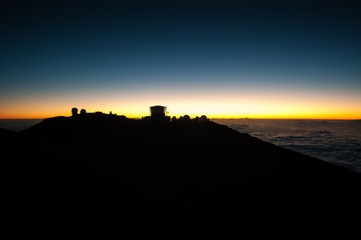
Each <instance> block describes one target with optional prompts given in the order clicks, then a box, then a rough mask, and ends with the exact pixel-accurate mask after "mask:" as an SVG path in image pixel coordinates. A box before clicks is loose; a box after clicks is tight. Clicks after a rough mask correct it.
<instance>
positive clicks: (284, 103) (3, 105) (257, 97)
mask: <svg viewBox="0 0 361 240" xmlns="http://www.w3.org/2000/svg"><path fill="white" fill-rule="evenodd" d="M360 102H361V95H360V94H358V92H342V91H339V92H332V91H329V92H327V91H321V90H319V91H317V90H313V89H311V90H310V89H298V90H297V91H291V90H289V89H280V90H274V89H273V90H272V89H244V88H234V89H231V90H229V89H204V88H200V87H199V86H196V87H195V89H186V88H184V89H181V88H179V89H178V91H176V90H174V88H171V89H167V88H164V89H149V88H148V89H145V88H144V89H133V90H132V89H130V90H129V89H128V90H127V91H125V90H123V91H122V90H121V89H111V90H109V89H108V90H103V91H101V90H93V91H89V90H87V91H84V92H73V93H67V94H61V93H58V94H57V95H56V94H51V95H50V94H44V95H36V96H33V97H29V96H28V97H18V98H16V99H15V98H14V99H12V100H11V101H10V100H8V101H0V109H1V112H0V119H26V118H27V119H30V118H33V119H36V118H39V119H41V118H48V117H55V116H70V115H71V108H73V107H77V108H78V109H79V111H80V110H81V109H82V108H84V109H86V110H87V112H96V111H101V112H103V113H109V112H110V111H112V113H116V114H118V115H125V116H126V117H128V118H141V117H143V116H148V115H149V106H153V105H163V106H166V107H167V109H168V111H169V116H176V117H179V116H183V115H186V114H187V115H189V116H191V117H196V116H201V115H206V116H207V117H208V118H267V119H361V105H360V104H359V103H360Z"/></svg>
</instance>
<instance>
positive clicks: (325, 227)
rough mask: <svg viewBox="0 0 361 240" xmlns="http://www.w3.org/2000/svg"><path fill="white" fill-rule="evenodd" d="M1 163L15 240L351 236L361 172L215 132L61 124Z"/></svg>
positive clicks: (20, 139) (192, 125) (202, 125)
mask: <svg viewBox="0 0 361 240" xmlns="http://www.w3.org/2000/svg"><path fill="white" fill-rule="evenodd" d="M10 145H11V147H7V148H6V149H4V156H7V157H5V158H3V159H2V166H3V167H2V170H1V174H2V186H1V189H3V190H2V192H1V194H3V197H2V198H1V199H2V200H1V201H2V203H1V210H2V212H3V214H2V220H4V221H5V222H6V224H5V225H4V226H5V228H4V230H3V232H2V234H3V235H2V236H4V237H5V236H6V237H8V238H7V239H23V238H24V237H26V238H29V236H36V237H37V238H38V239H121V238H122V239H133V238H134V239H139V238H145V237H146V238H150V237H156V238H158V239H159V238H160V239H177V238H179V239H185V238H190V237H191V238H193V237H197V238H202V239H204V238H205V239H227V238H230V239H234V238H244V239H266V238H267V239H269V238H270V237H285V238H291V239H293V238H297V237H308V236H310V234H312V236H315V235H319V236H323V237H330V236H333V237H334V236H339V237H344V238H347V236H348V234H349V236H351V235H352V234H354V232H353V231H352V229H353V226H354V225H352V224H357V223H358V221H359V220H358V219H357V218H356V220H355V216H356V217H357V216H358V215H359V214H360V213H361V211H360V206H359V205H360V204H359V203H360V202H361V201H360V200H361V199H360V197H359V191H360V187H361V176H360V174H358V173H354V172H350V171H348V170H346V169H343V168H340V167H336V166H334V165H331V164H329V163H326V162H323V161H320V160H318V159H315V158H311V157H308V156H305V155H303V154H300V153H296V152H292V151H290V150H286V149H283V148H280V147H277V146H275V145H272V144H270V143H266V142H263V141H261V140H259V139H257V138H254V137H251V136H250V135H248V134H241V133H238V132H237V131H234V130H232V129H230V128H228V127H226V126H223V125H219V124H216V123H213V122H196V121H192V120H191V121H184V122H174V123H173V122H172V123H156V122H151V121H141V120H138V121H137V120H131V119H127V118H125V117H91V116H89V117H86V118H85V117H83V118H80V117H78V118H76V117H69V118H68V117H57V118H50V119H45V120H44V121H43V122H42V123H40V124H38V125H36V126H34V127H31V128H29V129H27V130H25V131H22V132H21V133H19V135H17V136H16V141H14V142H12V143H11V144H10Z"/></svg>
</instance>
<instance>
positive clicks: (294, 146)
mask: <svg viewBox="0 0 361 240" xmlns="http://www.w3.org/2000/svg"><path fill="white" fill-rule="evenodd" d="M214 121H216V122H218V123H221V124H225V125H228V126H229V127H231V128H233V129H235V130H237V131H239V132H244V133H249V134H250V135H252V136H255V137H258V138H260V139H262V140H265V141H268V142H271V143H273V144H276V145H278V146H281V147H284V148H288V149H291V150H294V151H297V152H301V153H304V154H307V155H310V156H313V157H317V158H319V159H322V160H325V161H327V162H331V163H333V164H335V165H339V166H342V167H345V168H348V169H351V170H353V171H357V172H361V121H341V120H329V121H325V120H260V119H232V120H229V119H217V120H214Z"/></svg>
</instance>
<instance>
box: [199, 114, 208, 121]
mask: <svg viewBox="0 0 361 240" xmlns="http://www.w3.org/2000/svg"><path fill="white" fill-rule="evenodd" d="M200 121H201V122H207V121H209V120H208V118H207V116H206V115H202V116H201V118H200Z"/></svg>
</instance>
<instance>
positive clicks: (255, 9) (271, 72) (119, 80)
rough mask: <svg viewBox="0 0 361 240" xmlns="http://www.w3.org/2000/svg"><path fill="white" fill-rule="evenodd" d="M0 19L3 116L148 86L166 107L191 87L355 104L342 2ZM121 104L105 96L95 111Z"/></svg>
mask: <svg viewBox="0 0 361 240" xmlns="http://www.w3.org/2000/svg"><path fill="white" fill-rule="evenodd" d="M1 9H2V10H1V14H0V15H1V32H2V33H1V36H2V37H1V49H0V50H1V55H0V64H1V65H0V94H1V95H2V97H0V98H1V100H2V102H3V104H5V102H6V103H7V104H8V105H4V107H5V108H6V109H8V108H10V107H11V108H12V109H13V114H15V113H16V108H17V106H18V105H16V104H10V103H14V102H17V103H18V104H21V102H22V101H26V102H27V103H29V102H31V101H34V105H33V106H34V107H37V106H38V105H37V104H38V102H37V101H35V100H34V99H38V101H40V100H39V99H44V100H45V99H47V98H49V97H50V96H51V95H53V96H57V101H56V104H60V101H61V99H63V98H62V97H61V96H62V95H63V94H64V96H66V98H67V99H69V98H71V97H73V98H74V96H75V95H76V94H80V93H81V94H82V96H83V103H86V101H85V100H84V99H86V98H89V99H90V98H92V97H93V95H91V93H93V92H94V91H95V92H96V91H98V92H99V93H103V94H107V95H108V96H109V94H116V91H115V90H116V89H118V90H119V94H123V95H126V94H130V95H131V93H133V94H134V95H137V94H138V95H143V93H144V91H147V89H153V90H152V91H154V88H156V87H158V86H162V88H166V89H167V91H168V92H170V93H173V95H176V94H179V95H182V94H187V91H189V90H194V88H193V86H197V87H199V86H203V87H201V88H206V89H211V91H210V93H209V94H208V95H207V94H206V95H207V97H211V96H212V94H213V95H214V94H217V89H222V94H227V89H229V90H230V92H232V93H233V94H235V95H237V94H236V93H234V92H235V89H243V90H244V89H247V93H251V92H252V91H254V92H257V91H258V89H261V90H262V91H266V90H265V89H273V90H270V91H275V90H274V89H277V91H275V92H274V95H277V94H280V93H282V92H285V91H288V92H289V91H291V92H292V91H294V92H295V93H296V92H297V91H299V90H300V89H303V91H304V93H306V94H307V92H309V91H308V90H312V91H316V92H317V91H318V93H317V94H318V96H323V94H325V95H327V96H325V98H324V99H323V101H324V102H327V101H328V98H329V95H330V94H333V93H334V92H340V96H347V95H350V96H352V97H353V98H352V99H350V100H349V101H350V102H354V101H355V98H356V99H357V100H358V99H359V98H358V96H360V95H361V78H360V77H361V44H360V43H361V30H360V29H361V17H360V14H359V11H358V10H359V8H358V6H357V5H356V4H352V3H351V2H347V1H338V2H332V1H309V2H308V1H262V2H261V1H246V2H243V1H242V2H241V1H119V2H118V3H112V2H108V3H107V2H106V1H9V2H8V3H2V7H1ZM172 89H173V90H176V89H181V90H179V91H174V92H172ZM315 89H316V90H315ZM113 90H114V91H113ZM149 91H150V90H149ZM200 91H204V90H202V89H201V90H200ZM87 93H89V95H87ZM242 93H243V92H242V91H240V94H242ZM153 94H154V95H160V93H159V92H157V91H154V92H153ZM194 94H196V92H195V93H194ZM311 97H314V96H311ZM173 98H174V97H173ZM73 100H74V101H73V102H74V104H76V100H77V99H76V98H74V99H73ZM131 100H132V98H129V99H117V97H116V96H114V101H113V102H109V104H108V105H107V106H109V107H113V108H114V107H115V108H117V107H118V106H117V105H116V104H117V103H119V106H124V104H125V102H126V101H131ZM157 100H162V99H161V98H160V99H157ZM117 101H118V102H117ZM151 101H152V99H150V102H149V103H152V102H151ZM164 101H165V103H167V101H168V99H167V97H166V96H164ZM172 101H173V102H174V101H175V99H172ZM172 101H170V102H172ZM234 101H237V100H236V99H234ZM300 101H301V100H300ZM346 102H347V101H346ZM54 104H55V103H54ZM67 104H68V103H66V104H65V105H66V107H68V106H67ZM69 104H70V103H69ZM330 104H331V103H330ZM29 106H32V105H31V104H30V105H29ZM97 107H98V106H97ZM341 107H342V106H341ZM98 108H99V107H98ZM105 108H106V107H105ZM18 109H19V110H18V111H22V110H21V107H19V108H18ZM45 110H46V108H45V107H44V111H45ZM354 110H357V109H354ZM135 111H137V110H135ZM214 114H215V115H217V113H214ZM232 114H234V113H232ZM240 114H242V110H241V109H240ZM15 115H16V114H15ZM0 117H1V116H0Z"/></svg>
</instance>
